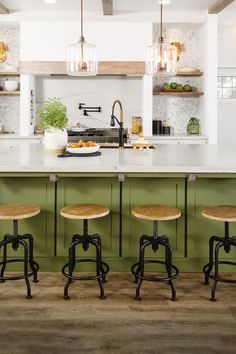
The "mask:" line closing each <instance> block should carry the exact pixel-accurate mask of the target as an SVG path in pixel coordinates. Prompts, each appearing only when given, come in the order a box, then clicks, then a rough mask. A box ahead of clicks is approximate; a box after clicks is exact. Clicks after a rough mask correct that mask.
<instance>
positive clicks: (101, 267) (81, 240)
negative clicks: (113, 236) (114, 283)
mask: <svg viewBox="0 0 236 354" xmlns="http://www.w3.org/2000/svg"><path fill="white" fill-rule="evenodd" d="M80 244H81V245H82V248H83V250H84V251H85V252H86V251H88V248H89V245H93V246H94V247H95V249H96V259H90V258H86V259H76V256H75V254H76V252H75V250H76V246H78V245H80ZM101 251H102V249H101V236H100V235H98V234H94V235H88V220H84V234H83V235H78V234H75V235H74V236H73V237H72V243H71V245H70V247H69V263H67V264H65V265H64V266H63V267H62V274H63V275H64V276H65V277H66V278H67V279H68V280H67V282H66V284H65V288H64V299H65V300H69V299H70V296H69V293H68V290H69V286H70V284H71V283H72V282H73V281H74V280H97V281H98V285H99V288H100V296H99V297H100V299H102V300H103V299H105V294H104V285H103V283H105V282H106V275H107V274H108V272H109V266H108V264H107V263H105V262H102V254H101ZM80 263H96V275H92V276H78V277H77V276H74V275H73V272H74V268H75V265H76V264H80ZM66 268H69V269H68V270H67V269H66Z"/></svg>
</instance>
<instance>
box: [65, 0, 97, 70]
mask: <svg viewBox="0 0 236 354" xmlns="http://www.w3.org/2000/svg"><path fill="white" fill-rule="evenodd" d="M80 26H81V35H80V39H79V41H78V42H76V43H74V44H71V45H69V46H68V47H67V74H68V75H71V76H92V75H96V74H97V71H98V53H97V47H96V46H95V45H93V44H89V43H88V42H86V41H85V38H84V29H83V0H81V22H80Z"/></svg>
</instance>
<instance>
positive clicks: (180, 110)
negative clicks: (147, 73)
mask: <svg viewBox="0 0 236 354" xmlns="http://www.w3.org/2000/svg"><path fill="white" fill-rule="evenodd" d="M153 34H154V36H153V38H154V40H155V39H156V38H158V36H159V25H158V24H154V26H153ZM164 38H165V39H166V41H167V42H168V43H170V42H173V41H178V42H180V43H181V44H183V45H184V49H185V51H184V52H182V53H181V55H180V60H179V61H178V67H179V68H180V67H181V66H185V65H188V66H193V67H195V68H199V62H200V58H199V55H200V38H199V34H198V31H197V29H194V28H190V27H188V28H166V29H164ZM173 81H174V82H177V83H180V84H185V83H189V84H190V85H192V86H194V87H196V88H197V89H200V78H193V77H186V78H183V77H172V78H167V79H165V78H162V79H160V78H153V87H155V86H162V85H163V84H164V83H165V82H168V83H170V82H173ZM190 117H196V118H198V119H200V118H201V117H200V116H199V98H187V97H184V98H183V97H174V96H153V118H154V119H159V120H162V121H163V122H165V123H166V124H167V125H170V126H171V133H175V134H184V133H186V125H187V123H188V121H189V118H190Z"/></svg>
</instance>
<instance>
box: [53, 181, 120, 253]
mask: <svg viewBox="0 0 236 354" xmlns="http://www.w3.org/2000/svg"><path fill="white" fill-rule="evenodd" d="M80 203H95V204H96V203H97V204H102V205H104V206H107V207H108V208H109V209H110V211H111V212H110V214H109V215H107V216H105V217H102V218H98V219H92V220H89V234H90V235H92V234H95V233H98V234H100V235H101V236H102V253H103V257H118V256H119V247H118V245H119V182H118V179H117V178H112V177H111V178H110V177H107V178H106V177H103V178H99V177H97V178H95V177H66V178H63V177H62V178H59V181H58V184H57V255H58V256H67V255H68V247H69V245H70V243H71V239H72V236H73V235H74V234H82V233H83V222H82V221H81V220H71V219H66V218H64V217H62V216H61V215H60V209H61V208H62V207H64V206H66V205H69V204H80ZM94 251H95V250H94V247H90V248H89V250H88V252H86V253H85V252H81V253H80V255H81V257H82V256H84V257H85V256H86V257H88V256H89V257H90V256H94V255H95V252H94Z"/></svg>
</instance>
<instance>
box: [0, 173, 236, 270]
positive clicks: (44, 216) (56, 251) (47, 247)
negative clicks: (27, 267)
mask: <svg viewBox="0 0 236 354" xmlns="http://www.w3.org/2000/svg"><path fill="white" fill-rule="evenodd" d="M225 176H226V177H225ZM124 177H125V179H124V181H123V182H119V180H118V175H112V174H97V175H92V174H90V175H87V174H77V175H73V174H70V175H69V174H64V175H60V174H59V179H58V181H57V182H56V183H53V182H50V181H49V177H48V176H45V175H37V174H35V175H32V176H31V177H29V176H26V177H25V176H19V177H18V176H17V175H15V176H9V177H4V176H1V177H0V203H1V204H5V203H35V204H38V205H39V206H40V207H41V213H40V214H39V215H37V216H35V217H32V218H29V219H25V220H20V221H19V232H20V234H23V233H32V235H33V236H34V254H35V257H36V259H37V260H38V261H39V263H40V267H41V269H43V270H48V271H50V270H56V271H60V269H61V266H62V264H64V263H65V262H66V259H68V247H69V245H70V243H71V239H72V236H73V235H74V234H75V233H78V234H82V232H83V223H82V221H80V220H71V219H65V218H63V217H62V216H61V215H60V209H61V208H62V207H64V206H65V205H69V204H76V203H98V204H103V205H105V206H107V207H108V208H109V209H110V211H111V212H110V214H109V215H107V216H105V217H103V218H98V219H93V220H89V233H90V234H94V233H99V234H101V236H102V244H103V249H102V253H103V257H104V258H106V259H107V261H108V263H109V264H110V266H111V270H112V271H114V270H116V271H129V270H130V265H131V264H133V263H134V262H135V261H136V260H137V258H138V255H139V238H140V236H141V235H142V234H148V235H152V232H153V223H152V222H151V221H146V220H142V219H138V218H136V217H134V216H133V215H132V212H131V210H132V208H133V207H134V206H137V205H139V204H164V205H171V206H175V207H177V208H179V209H180V210H181V212H182V215H181V218H179V219H177V220H173V221H166V222H159V235H167V236H168V237H169V239H170V242H171V245H172V247H173V259H174V264H176V265H177V266H178V267H179V269H180V271H182V272H183V271H201V270H202V266H203V265H204V264H205V263H206V262H207V259H208V240H209V237H210V236H211V235H214V234H215V235H223V234H224V223H223V222H219V221H213V220H207V219H205V218H203V217H202V216H201V210H202V209H203V208H204V207H206V206H208V205H223V204H232V205H235V204H236V178H235V176H234V175H231V176H227V175H224V176H223V175H214V176H207V175H198V176H197V178H196V181H195V182H194V183H188V184H187V189H186V182H185V181H186V178H185V175H183V174H181V175H176V176H174V175H171V174H169V175H160V174H156V175H155V174H126V175H125V176H124ZM227 177H228V178H227ZM120 187H122V190H120ZM121 191H122V193H121ZM186 192H187V194H186ZM186 197H187V205H185V201H186ZM120 198H121V199H120ZM120 201H121V205H120ZM120 207H122V208H121V209H122V213H121V214H120ZM186 210H187V214H185V211H186ZM186 221H187V224H186V223H185V222H186ZM120 226H121V228H122V232H121V229H120ZM186 226H187V228H186ZM6 233H12V222H10V221H7V220H5V221H4V220H0V237H3V235H4V234H6ZM230 234H231V235H236V223H230ZM185 237H187V251H188V252H187V258H185ZM9 251H10V255H12V256H13V255H14V257H15V256H16V253H15V252H14V251H13V250H9ZM94 251H95V250H94V247H90V248H89V250H88V252H84V251H81V250H80V249H78V255H79V256H80V257H86V258H87V257H94V256H95V252H94ZM20 255H22V250H20V249H19V250H18V251H17V257H18V256H20ZM146 255H147V256H148V257H151V258H152V257H158V258H161V257H163V256H164V252H163V250H161V248H160V251H158V253H157V254H155V253H154V252H153V251H152V249H151V248H150V249H147V252H146ZM221 257H222V258H224V259H235V257H236V249H235V247H234V248H232V251H231V252H230V254H225V253H224V252H223V251H222V250H221Z"/></svg>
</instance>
